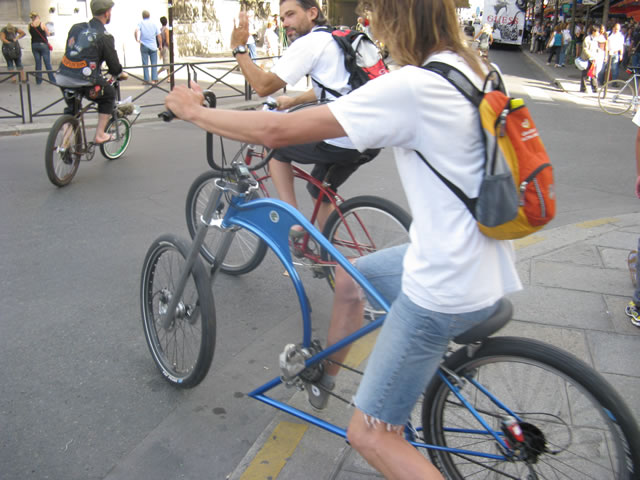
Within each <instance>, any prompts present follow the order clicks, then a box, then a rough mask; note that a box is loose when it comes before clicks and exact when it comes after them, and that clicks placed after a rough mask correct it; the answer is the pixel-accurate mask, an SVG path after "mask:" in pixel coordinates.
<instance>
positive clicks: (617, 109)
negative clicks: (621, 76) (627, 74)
mask: <svg viewBox="0 0 640 480" xmlns="http://www.w3.org/2000/svg"><path fill="white" fill-rule="evenodd" d="M635 98H636V96H635V92H634V88H633V85H632V84H631V83H630V82H624V81H622V80H612V81H610V82H607V83H606V84H605V85H604V86H603V87H602V88H601V89H600V91H599V92H598V104H599V105H600V108H602V110H604V111H605V112H606V113H608V114H609V115H621V114H623V113H625V112H627V111H628V110H629V109H630V108H631V105H633V103H634V99H635Z"/></svg>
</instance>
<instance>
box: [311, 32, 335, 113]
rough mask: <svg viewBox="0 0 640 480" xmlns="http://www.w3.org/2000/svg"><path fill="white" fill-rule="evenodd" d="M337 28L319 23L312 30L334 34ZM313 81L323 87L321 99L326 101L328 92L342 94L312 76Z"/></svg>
mask: <svg viewBox="0 0 640 480" xmlns="http://www.w3.org/2000/svg"><path fill="white" fill-rule="evenodd" d="M334 30H335V28H334V27H332V26H331V25H319V26H317V27H315V28H314V29H313V30H312V31H313V32H327V33H330V34H332V35H333V31H334ZM311 81H312V82H313V83H315V84H316V85H317V86H318V87H319V88H321V89H322V93H321V94H320V98H319V100H320V101H325V100H326V99H327V92H329V93H330V94H331V95H333V96H334V97H335V98H338V97H341V96H342V94H341V93H338V92H336V91H335V90H333V89H332V88H329V87H325V86H324V85H323V84H321V83H320V82H319V81H318V80H316V79H315V78H313V77H311Z"/></svg>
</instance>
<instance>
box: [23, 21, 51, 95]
mask: <svg viewBox="0 0 640 480" xmlns="http://www.w3.org/2000/svg"><path fill="white" fill-rule="evenodd" d="M29 16H30V17H31V23H30V24H29V33H30V34H31V52H32V53H33V59H34V60H35V61H36V71H37V73H36V84H38V85H40V84H41V83H42V72H40V70H41V69H42V61H43V60H44V66H45V68H46V69H47V70H48V71H47V76H48V77H49V81H50V82H52V83H54V84H55V83H56V77H55V76H54V75H53V72H52V70H53V69H52V68H51V50H53V47H52V46H51V44H50V43H49V40H48V39H47V37H48V36H49V29H47V26H46V25H43V24H42V22H41V21H40V16H39V15H38V14H37V13H35V12H31V15H29Z"/></svg>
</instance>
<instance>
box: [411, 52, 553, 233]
mask: <svg viewBox="0 0 640 480" xmlns="http://www.w3.org/2000/svg"><path fill="white" fill-rule="evenodd" d="M423 68H425V69H426V70H430V71H433V72H435V73H438V74H439V75H442V76H443V77H444V78H445V79H447V80H448V81H449V82H450V83H451V84H452V85H453V86H455V87H456V88H457V89H458V90H459V91H460V93H462V94H463V95H464V96H465V97H466V98H467V99H468V100H469V101H470V102H471V103H473V104H474V105H475V106H476V107H478V111H479V113H480V123H481V127H482V130H483V133H484V139H485V147H486V155H485V165H484V177H483V179H482V183H481V185H480V192H479V194H478V197H476V198H469V197H467V195H466V194H465V193H464V192H463V191H462V190H460V188H458V187H457V186H456V185H454V184H453V183H452V182H451V181H449V180H448V179H447V178H445V177H444V176H443V175H441V174H440V172H438V171H437V170H436V169H435V168H434V167H433V166H432V165H431V164H430V163H429V162H428V161H427V159H426V158H424V157H423V156H422V154H421V153H420V152H416V153H418V155H419V156H420V158H422V160H423V161H424V162H425V163H426V164H427V165H428V166H429V168H431V170H433V172H434V173H435V174H436V175H437V176H438V177H439V178H440V179H441V180H442V181H443V182H444V183H445V184H446V185H447V186H448V187H449V188H450V189H451V190H452V191H453V193H455V194H456V195H457V196H458V198H460V200H461V201H462V202H463V203H464V204H465V205H466V206H467V208H468V209H469V211H470V212H471V214H472V215H473V217H474V218H475V219H476V222H478V227H479V228H480V230H481V231H482V233H484V234H485V235H487V236H488V237H491V238H496V239H499V240H511V239H516V238H522V237H524V236H527V235H529V234H531V233H533V232H535V231H537V230H539V229H541V228H542V227H543V226H544V225H546V224H547V223H549V222H550V221H551V219H553V217H554V216H555V212H556V202H555V192H554V188H553V169H552V167H551V163H550V162H549V156H548V155H547V152H546V150H545V148H544V145H543V144H542V140H541V139H540V135H539V133H538V130H537V129H536V126H535V124H534V123H533V119H532V118H531V114H530V113H529V109H528V108H527V107H526V106H525V105H524V101H523V100H522V99H520V98H509V97H507V96H506V95H505V93H504V84H503V83H502V79H501V77H500V74H499V73H498V72H497V71H496V70H492V71H491V72H489V74H488V75H487V78H486V80H485V83H484V87H483V89H482V91H480V90H478V89H477V88H476V87H475V85H473V83H471V81H470V80H469V79H468V78H467V77H466V76H465V75H464V74H463V73H462V72H460V71H459V70H458V69H457V68H455V67H452V66H451V65H449V64H446V63H442V62H431V63H428V64H427V65H425V66H424V67H423ZM488 85H491V86H492V90H491V91H486V90H487V87H488Z"/></svg>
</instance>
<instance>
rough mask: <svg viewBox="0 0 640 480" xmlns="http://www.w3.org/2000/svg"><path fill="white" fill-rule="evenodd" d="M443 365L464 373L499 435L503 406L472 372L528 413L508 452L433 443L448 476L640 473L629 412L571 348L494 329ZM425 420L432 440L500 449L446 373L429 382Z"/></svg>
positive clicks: (472, 396)
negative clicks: (505, 455)
mask: <svg viewBox="0 0 640 480" xmlns="http://www.w3.org/2000/svg"><path fill="white" fill-rule="evenodd" d="M444 365H445V367H446V368H448V369H449V370H451V371H453V372H455V373H456V374H457V375H458V376H459V377H461V378H462V380H463V383H464V386H463V387H462V394H463V395H464V396H465V397H466V399H467V400H468V401H469V402H470V403H471V404H472V405H473V406H474V408H475V409H476V410H477V411H478V412H479V413H480V414H481V416H482V417H483V418H484V419H485V420H486V421H487V423H488V424H489V425H490V426H491V428H492V429H493V430H494V431H497V432H498V434H499V435H502V434H501V433H500V431H501V428H500V427H501V419H502V416H503V415H506V413H505V411H504V410H502V409H499V408H498V407H497V406H496V405H495V403H494V402H492V401H491V400H490V399H489V398H488V397H487V396H486V395H484V394H483V393H482V392H480V390H478V389H476V388H475V387H474V386H473V385H472V384H471V383H470V379H473V380H475V381H477V382H479V383H481V384H482V385H483V386H484V387H485V388H487V389H488V390H489V391H490V393H491V394H492V395H494V396H495V397H497V398H498V399H499V400H500V401H501V402H502V403H503V404H505V405H506V406H507V407H508V408H510V409H511V410H512V411H513V412H515V413H516V414H517V415H518V416H519V417H520V418H521V419H522V422H524V423H521V424H520V425H521V427H522V430H523V433H524V438H525V446H523V447H522V448H521V449H520V451H515V452H514V457H513V458H511V459H509V460H506V461H498V460H492V459H486V458H482V457H476V456H471V455H463V454H455V453H449V452H443V451H435V450H429V455H430V457H431V460H432V461H433V463H434V464H435V465H436V466H437V467H438V468H439V469H440V470H441V471H442V472H443V473H444V474H445V475H446V476H447V478H450V479H456V480H459V479H463V478H471V477H473V478H478V479H480V478H492V479H497V478H505V479H506V478H540V479H542V478H575V479H578V478H580V479H594V480H595V479H604V478H607V479H611V480H614V479H615V480H631V479H634V478H638V476H637V475H638V472H639V470H638V469H639V468H640V463H639V462H640V436H639V433H638V427H637V425H636V424H635V421H634V419H633V415H632V413H631V412H630V411H629V409H628V408H627V406H626V405H625V404H624V402H623V401H622V399H621V398H620V396H619V395H618V394H617V393H616V392H615V391H614V390H613V387H611V385H609V384H608V383H607V381H606V380H605V379H604V378H603V377H601V376H600V375H599V374H598V373H597V372H595V371H594V370H593V369H591V368H590V367H589V366H588V365H586V364H585V363H583V362H582V361H580V360H578V359H577V358H575V357H574V356H572V355H570V354H568V353H567V352H564V351H562V350H560V349H557V348H555V347H552V346H550V345H547V344H544V343H541V342H538V341H535V340H530V339H524V338H513V337H495V338H491V339H488V340H486V342H485V343H484V344H483V345H482V346H481V347H480V348H479V349H478V350H477V351H476V352H475V353H473V354H469V351H468V349H467V348H461V349H459V350H458V351H456V352H455V353H454V354H452V355H451V356H449V357H448V358H447V359H446V361H445V363H444ZM422 424H423V429H424V430H423V432H424V436H425V441H426V442H427V443H431V444H435V445H441V446H447V447H451V448H460V449H466V450H474V451H477V452H483V453H487V454H494V455H500V454H502V451H501V449H500V447H499V446H498V444H497V442H496V441H495V440H494V438H493V437H492V436H490V435H489V434H486V433H484V430H483V428H482V427H481V426H480V424H479V423H478V421H477V420H476V419H475V417H473V416H472V415H471V413H470V411H469V410H468V409H467V408H466V407H465V406H464V405H463V404H462V403H461V402H460V401H459V400H458V398H457V397H456V396H455V395H454V394H453V392H452V391H451V390H450V389H449V388H448V387H447V386H446V385H445V384H444V383H443V382H442V380H441V379H440V377H439V376H436V377H434V379H433V380H432V381H431V383H430V385H429V386H428V387H427V389H426V391H425V395H424V402H423V404H422ZM503 438H504V437H503Z"/></svg>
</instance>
